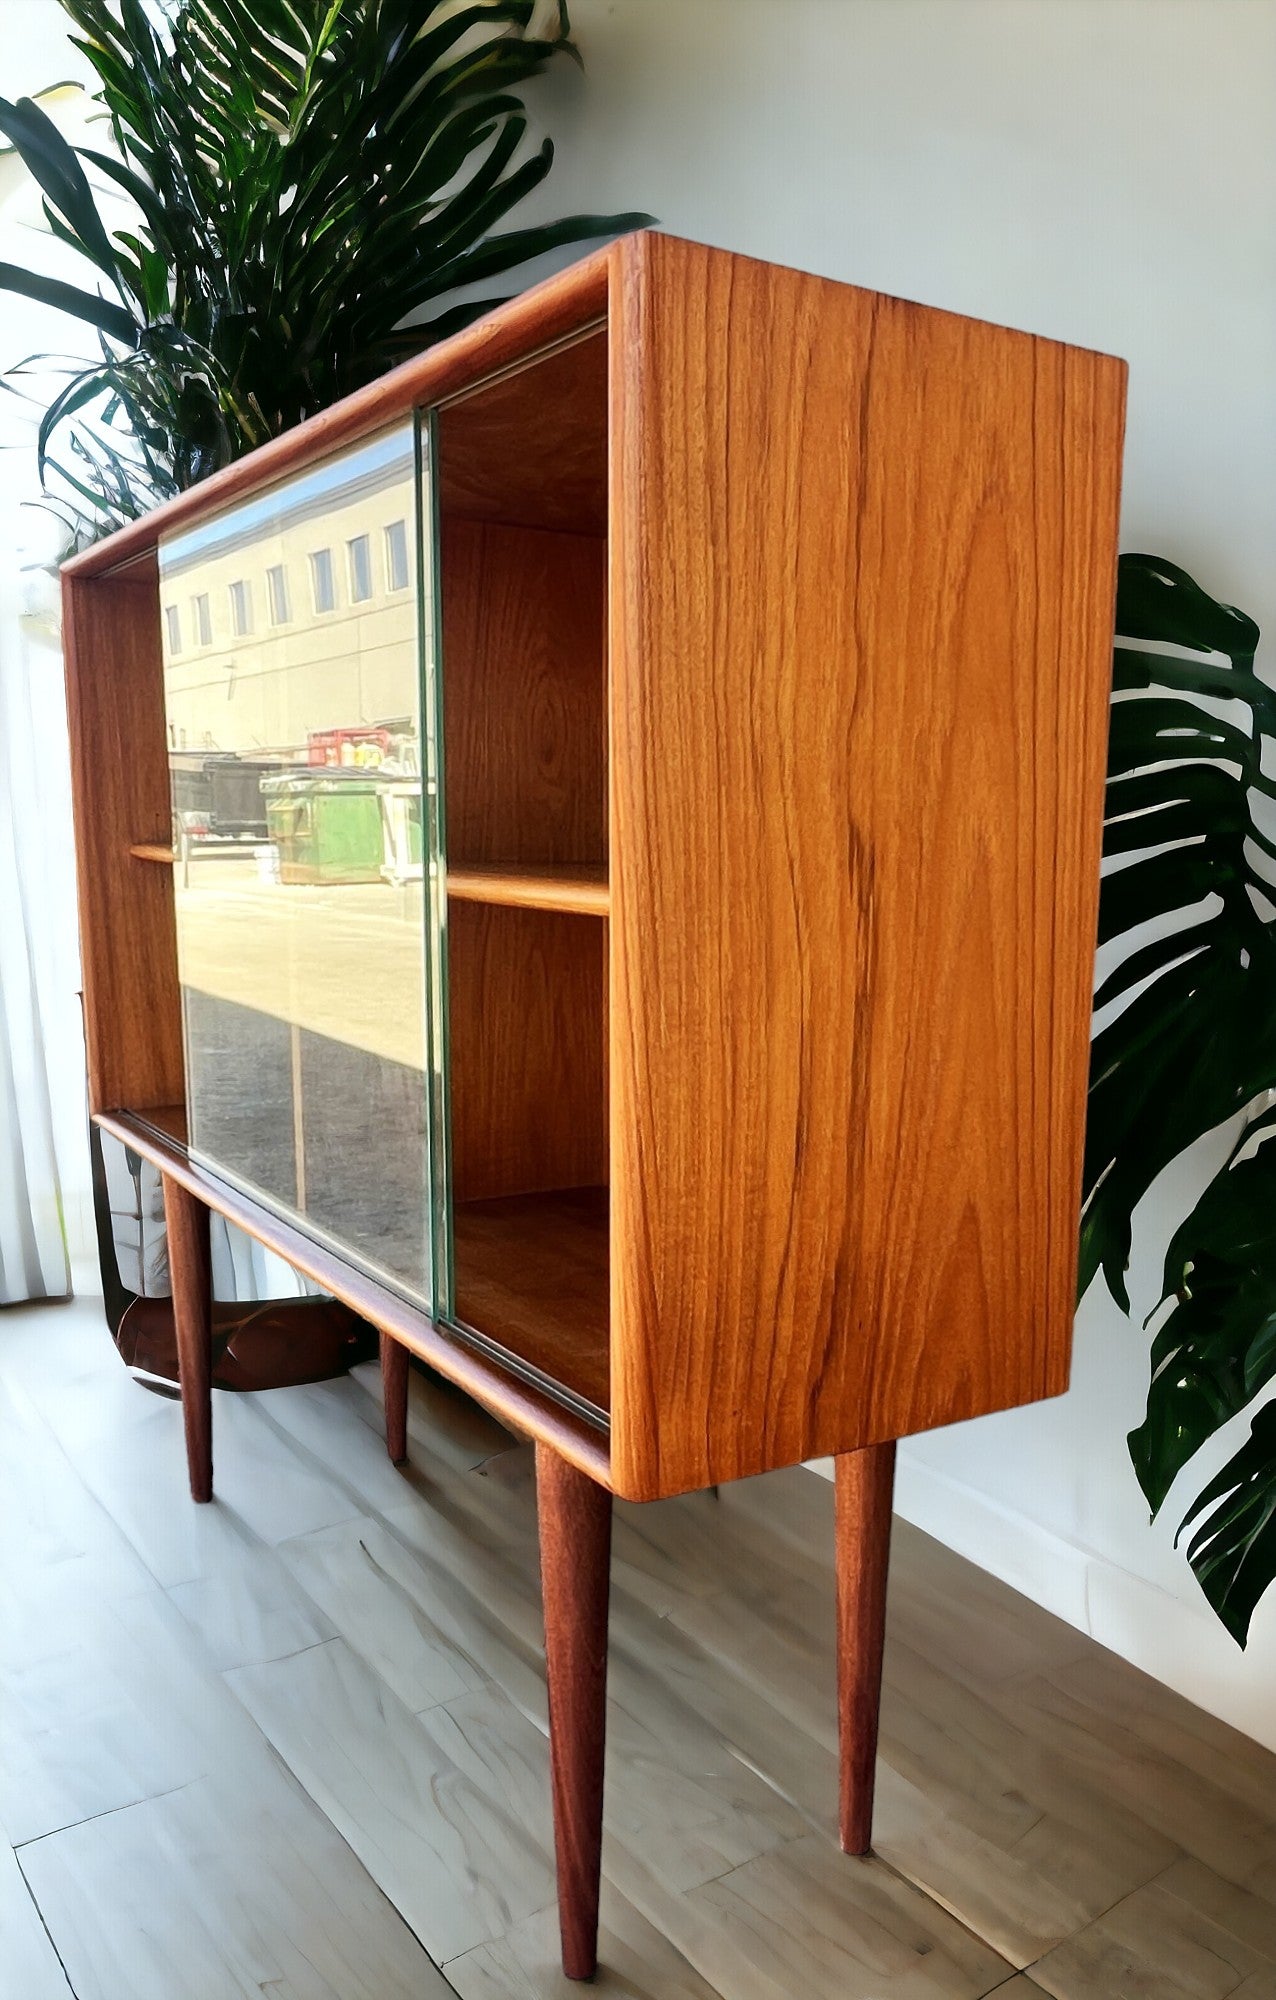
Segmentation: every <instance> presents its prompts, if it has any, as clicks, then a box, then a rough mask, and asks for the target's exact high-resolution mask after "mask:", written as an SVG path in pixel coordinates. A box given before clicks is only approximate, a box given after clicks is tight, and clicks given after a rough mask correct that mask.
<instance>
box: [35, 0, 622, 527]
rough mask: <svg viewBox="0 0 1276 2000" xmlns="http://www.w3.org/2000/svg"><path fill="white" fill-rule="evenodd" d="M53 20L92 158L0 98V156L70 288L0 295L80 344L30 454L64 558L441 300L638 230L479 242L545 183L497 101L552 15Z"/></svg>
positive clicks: (347, 384) (564, 43) (318, 10)
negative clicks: (35, 451) (5, 143)
mask: <svg viewBox="0 0 1276 2000" xmlns="http://www.w3.org/2000/svg"><path fill="white" fill-rule="evenodd" d="M62 6H63V8H64V11H65V12H66V14H67V15H68V16H69V18H70V20H71V23H72V24H73V27H74V29H75V30H76V32H75V33H74V34H73V35H72V37H71V39H72V41H73V42H74V44H75V46H76V47H77V48H79V49H80V50H81V51H82V52H83V54H84V55H85V56H86V57H87V59H88V61H89V62H90V63H91V65H92V66H93V69H94V70H95V72H96V74H97V77H98V88H97V90H96V93H95V95H96V97H97V99H98V101H99V103H100V105H101V109H102V116H103V120H104V123H105V127H106V130H105V131H104V134H103V139H104V144H103V146H102V147H100V148H97V147H92V148H81V149H79V152H78V153H77V151H76V150H75V149H73V148H72V147H71V146H70V145H69V144H68V143H67V142H66V140H65V139H64V138H63V137H62V136H61V134H60V132H59V130H58V128H57V126H56V125H55V124H54V123H53V122H52V120H51V119H50V118H49V117H48V115H47V114H46V113H45V111H44V110H43V109H42V108H41V107H40V106H39V105H38V104H36V103H34V102H33V101H32V100H31V99H29V98H24V99H22V100H20V101H19V102H18V103H16V104H10V103H7V102H5V101H4V100H3V99H0V133H3V135H4V136H5V137H6V138H7V139H8V140H9V141H10V142H11V143H12V145H13V146H14V147H15V148H16V149H17V151H18V152H19V153H21V155H22V158H23V160H24V161H25V163H26V165H27V167H28V168H29V169H30V171H31V173H32V174H33V175H34V177H35V179H36V180H37V181H38V183H39V185H40V188H41V190H42V192H43V195H44V212H45V217H46V220H47V222H48V226H49V228H50V230H51V231H52V232H53V234H54V235H55V236H57V237H58V238H59V239H60V240H61V241H62V242H63V243H64V244H66V245H68V246H69V247H70V248H71V249H72V250H74V251H76V252H77V253H78V254H79V256H80V257H81V258H82V259H83V260H84V265H85V268H86V273H87V276H86V281H85V282H84V283H83V284H76V283H72V282H67V281H66V280H63V279H58V278H53V277H50V276H47V275H44V274H43V273H42V272H39V271H31V270H25V269H21V268H19V267H17V266H14V265H12V264H0V289H2V288H7V289H9V290H11V291H15V292H21V293H24V294H25V295H26V296H27V297H29V298H33V299H36V300H39V301H40V302H42V303H43V304H46V305H50V306H54V307H57V308H60V309H61V310H62V311H63V312H66V313H68V314H70V315H71V316H72V317H74V318H75V319H77V320H79V321H80V322H81V323H82V324H83V325H84V326H85V327H87V328H88V329H89V330H90V333H91V338H92V341H93V343H95V349H94V358H93V359H92V361H91V362H89V363H88V364H87V365H85V364H83V363H81V364H80V365H74V364H70V365H68V366H67V367H66V369H65V379H64V381H63V386H62V387H61V389H60V392H59V393H58V394H57V395H55V396H54V397H53V399H52V401H51V402H50V403H49V405H48V408H47V411H46V413H45V415H44V418H43V422H42V424H41V426H40V433H39V452H40V464H41V474H42V477H43V479H44V481H45V484H46V488H47V489H49V490H51V492H52V493H53V494H54V496H56V498H57V499H59V500H60V502H61V504H62V508H63V512H64V518H65V519H66V522H67V526H68V529H69V530H70V532H71V535H72V538H73V540H76V541H85V540H90V539H93V538H94V537H95V536H97V535H99V534H102V533H105V532H107V531H108V530H109V529H110V528H112V527H114V526H116V525H118V523H119V522H120V521H121V520H124V519H127V518H129V517H131V516H133V515H135V514H138V513H140V512H143V511H145V510H146V509H147V508H148V507H150V506H153V505H154V504H155V502H156V501H158V500H162V499H165V498H166V497H168V496H169V495H170V494H172V493H175V492H177V491H178V490H180V489H181V488H183V487H186V486H190V485H192V484H193V483H194V482H195V481H196V480H199V479H202V478H203V477H204V476H205V475H206V474H208V473H210V472H213V471H215V470H216V469H217V468H218V467H219V466H222V465H225V464H227V463H228V462H229V461H230V460H232V459H234V458H237V457H239V456H240V455H241V454H242V453H244V452H246V451H248V450H251V448H252V447H253V446H254V445H257V444H260V443H261V442H262V441H263V439H265V438H268V437H272V436H274V435H275V434H276V433H277V432H279V431H282V430H285V429H287V428H288V427H289V426H290V425H292V424H295V423H297V422H299V421H300V420H301V419H302V418H303V417H306V416H309V415H310V414H312V413H313V412H314V411H316V410H319V409H322V408H323V407H324V406H325V405H326V404H328V403H331V402H333V401H335V400H336V398H338V397H339V396H343V395H345V394H346V393H347V392H348V391H349V390H351V389H357V388H358V387H360V386H361V384H363V383H365V382H367V381H369V380H370V379H371V378H372V377H373V376H375V375H377V374H379V373H380V372H381V371H382V370H384V369H385V368H387V367H388V366H390V364H391V363H393V362H395V361H398V360H401V359H403V358H404V357H405V356H407V355H409V354H412V353H414V352H417V351H418V350H419V349H421V348H423V347H426V346H428V345H429V344H430V343H431V342H432V341H434V340H437V339H439V338H441V337H442V336H443V335H445V334H447V333H451V332H455V331H456V330H457V329H459V328H460V327H463V326H465V325H466V324H467V323H468V322H469V321H470V320H472V319H474V318H476V317H477V316H478V315H479V314H480V313H482V312H485V311H487V310H488V309H489V307H490V306H491V305H492V304H493V303H495V300H494V299H493V298H492V297H488V296H484V297H481V298H479V299H478V300H469V301H467V302H465V303H461V304H457V303H452V304H443V305H441V304H440V301H444V300H446V299H447V298H448V296H449V295H450V294H454V293H455V292H456V291H458V290H459V289H461V288H468V287H470V286H472V285H476V284H483V285H486V284H487V283H488V282H489V281H491V280H493V279H501V278H504V277H506V276H507V274H508V273H509V272H511V271H513V270H516V269H517V268H518V267H519V266H520V265H523V264H525V263H526V262H527V261H528V259H530V258H533V257H536V256H538V255H540V254H541V253H542V252H544V251H547V250H552V249H555V248H557V247H559V246H560V245H563V244H569V243H574V242H577V241H580V240H582V239H584V238H588V237H594V236H599V235H604V234H613V233H615V232H617V231H619V230H622V229H626V228H631V227H633V226H635V224H638V223H641V222H644V221H647V220H649V218H648V217H645V216H638V215H572V216H567V217H565V218H564V219H562V220H561V221H558V222H553V223H548V224H542V225H540V226H537V227H532V228H522V229H509V230H499V229H497V227H496V225H497V224H499V223H500V222H501V220H502V218H503V217H504V216H505V215H506V214H507V213H508V211H509V210H510V209H511V208H513V207H514V206H515V204H516V203H518V202H519V201H520V200H521V199H522V198H523V197H524V196H525V195H526V194H528V193H529V192H530V191H531V190H532V189H533V188H534V187H536V186H537V185H538V184H539V183H540V182H541V181H543V180H544V178H545V176H546V174H547V173H548V172H549V170H550V166H551V163H552V161H553V147H552V145H551V143H550V141H549V140H548V139H546V140H545V141H544V142H543V143H542V144H541V145H540V146H539V147H537V148H534V149H532V150H530V151H528V150H527V148H526V147H525V145H524V141H525V137H526V133H527V123H528V121H527V115H526V112H525V110H524V106H523V102H522V99H521V98H520V97H519V96H518V94H517V91H518V86H519V85H521V84H523V83H525V82H526V81H527V80H528V79H529V78H531V77H533V76H535V75H536V74H537V73H538V72H539V71H540V70H541V69H543V68H544V66H545V64H546V63H547V62H549V61H550V60H551V59H552V58H554V57H556V56H559V55H564V54H566V55H572V56H574V55H575V49H574V46H573V44H572V42H571V40H570V38H569V28H568V22H567V15H566V8H565V6H564V5H562V4H561V0H560V4H557V5H554V4H551V5H550V6H548V8H547V7H546V6H545V4H544V0H540V4H534V0H481V4H474V5H468V6H467V5H458V4H456V0H165V4H162V5H158V6H157V5H154V4H153V5H150V6H147V5H144V4H143V0H62ZM542 23H544V24H545V25H541V24H542ZM108 140H109V143H107V141H108ZM85 162H87V164H88V166H89V167H90V168H91V169H92V170H93V173H94V175H95V177H96V179H97V182H98V185H99V188H101V189H102V190H103V192H102V194H101V195H99V194H97V193H95V192H94V189H93V187H92V186H91V185H90V181H89V178H88V175H87V174H86V171H85ZM111 207H114V208H116V209H117V210H118V211H119V213H118V214H116V215H114V216H112V214H111V213H110V209H111ZM113 225H118V226H113ZM515 288H516V287H515ZM35 359H36V360H37V361H39V362H48V361H49V360H50V357H47V356H40V357H35ZM55 440H56V441H57V454H56V455H55V449H54V447H55Z"/></svg>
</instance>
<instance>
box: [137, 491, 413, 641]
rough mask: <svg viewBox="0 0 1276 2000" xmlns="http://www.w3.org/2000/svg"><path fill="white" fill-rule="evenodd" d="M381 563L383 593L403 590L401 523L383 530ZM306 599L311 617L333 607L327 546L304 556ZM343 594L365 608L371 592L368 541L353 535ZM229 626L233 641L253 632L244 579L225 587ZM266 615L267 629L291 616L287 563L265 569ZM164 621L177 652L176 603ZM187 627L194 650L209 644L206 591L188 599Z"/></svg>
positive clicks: (334, 595) (249, 596)
mask: <svg viewBox="0 0 1276 2000" xmlns="http://www.w3.org/2000/svg"><path fill="white" fill-rule="evenodd" d="M382 543H383V548H382V564H383V569H384V575H385V589H386V592H387V594H390V593H393V592H395V591H400V590H406V589H407V587H408V530H407V523H406V521H389V522H387V524H386V526H385V527H384V528H383V529H382ZM309 569H310V601H311V605H312V607H313V609H314V611H315V613H316V615H322V614H323V613H325V612H328V611H335V610H336V608H337V569H336V564H335V563H334V562H333V558H332V550H331V549H330V548H324V549H312V550H311V552H310V558H309ZM346 591H347V595H348V599H349V602H350V603H351V604H366V603H367V602H368V601H369V600H370V599H371V597H372V594H373V576H372V537H371V535H366V534H364V535H352V536H351V538H350V540H349V541H348V542H347V543H346ZM227 595H228V600H229V607H230V625H231V631H232V633H233V635H234V637H235V638H237V639H243V638H246V637H247V636H248V634H249V633H250V632H251V631H252V629H253V586H252V582H251V580H250V579H249V578H247V577H237V578H236V580H235V581H234V582H233V583H232V584H231V585H230V586H229V590H228V593H227ZM266 615H267V618H268V620H269V622H270V624H271V625H287V624H288V623H289V622H290V621H291V618H292V595H291V591H290V589H289V582H288V571H287V565H286V564H284V563H272V564H271V565H270V567H269V568H268V569H267V571H266ZM164 623H165V628H166V633H167V638H168V650H169V653H170V654H174V653H180V652H181V650H182V615H181V611H180V609H179V607H178V606H177V605H176V604H166V605H165V607H164ZM191 628H192V631H193V633H194V643H195V644H196V645H197V646H211V645H212V643H213V613H212V603H211V600H210V597H209V594H208V592H207V591H200V592H199V593H198V594H197V595H196V596H194V597H192V598H191Z"/></svg>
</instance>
